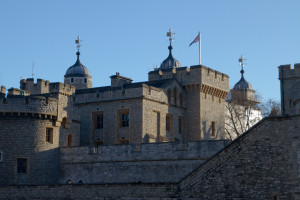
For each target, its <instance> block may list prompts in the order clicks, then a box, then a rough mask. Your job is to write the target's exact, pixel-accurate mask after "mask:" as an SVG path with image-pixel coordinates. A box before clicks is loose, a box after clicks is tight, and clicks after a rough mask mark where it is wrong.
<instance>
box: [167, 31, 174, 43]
mask: <svg viewBox="0 0 300 200" xmlns="http://www.w3.org/2000/svg"><path fill="white" fill-rule="evenodd" d="M172 31H173V30H172V28H170V29H169V32H167V37H168V40H169V41H170V45H172V41H173V40H174V38H173V37H172V35H175V33H172Z"/></svg>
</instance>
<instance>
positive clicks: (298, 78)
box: [278, 63, 300, 115]
mask: <svg viewBox="0 0 300 200" xmlns="http://www.w3.org/2000/svg"><path fill="white" fill-rule="evenodd" d="M278 70H279V80H280V91H281V114H282V115H299V114H300V63H297V64H295V65H294V69H292V66H291V65H280V66H279V67H278Z"/></svg>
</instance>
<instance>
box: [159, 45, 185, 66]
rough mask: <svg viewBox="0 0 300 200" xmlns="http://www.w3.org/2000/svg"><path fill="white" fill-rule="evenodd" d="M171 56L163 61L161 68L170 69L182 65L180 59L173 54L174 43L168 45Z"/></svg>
mask: <svg viewBox="0 0 300 200" xmlns="http://www.w3.org/2000/svg"><path fill="white" fill-rule="evenodd" d="M168 49H169V56H168V57H167V58H166V59H165V60H164V61H163V62H162V63H161V65H160V69H170V68H178V67H181V64H180V62H179V61H178V60H176V59H175V58H174V57H173V55H172V49H173V47H172V45H171V44H170V46H169V47H168Z"/></svg>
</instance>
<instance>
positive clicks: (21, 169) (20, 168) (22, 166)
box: [17, 158, 28, 174]
mask: <svg viewBox="0 0 300 200" xmlns="http://www.w3.org/2000/svg"><path fill="white" fill-rule="evenodd" d="M27 170H28V158H18V159H17V173H18V174H26V173H27Z"/></svg>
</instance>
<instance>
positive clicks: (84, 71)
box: [65, 51, 91, 78]
mask: <svg viewBox="0 0 300 200" xmlns="http://www.w3.org/2000/svg"><path fill="white" fill-rule="evenodd" d="M76 55H77V60H76V62H75V64H74V65H72V66H71V67H69V69H68V70H67V72H66V74H65V78H67V77H87V76H91V73H90V71H89V70H88V68H87V67H85V66H84V65H83V64H81V62H80V59H79V56H80V52H79V51H77V53H76Z"/></svg>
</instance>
